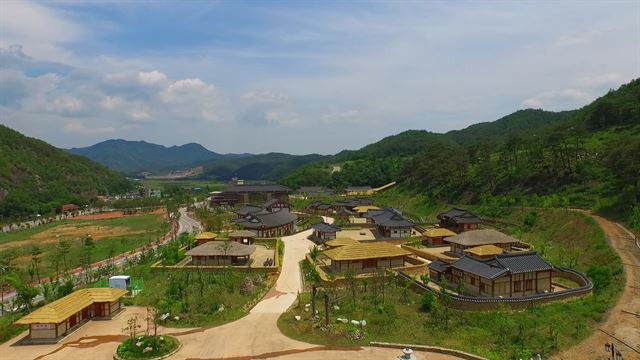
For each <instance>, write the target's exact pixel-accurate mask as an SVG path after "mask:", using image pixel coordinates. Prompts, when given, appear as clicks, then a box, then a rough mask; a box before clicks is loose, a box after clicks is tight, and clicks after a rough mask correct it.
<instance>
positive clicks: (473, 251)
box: [464, 245, 504, 260]
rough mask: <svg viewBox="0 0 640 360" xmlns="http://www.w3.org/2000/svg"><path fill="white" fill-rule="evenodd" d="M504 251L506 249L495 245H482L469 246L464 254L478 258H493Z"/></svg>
mask: <svg viewBox="0 0 640 360" xmlns="http://www.w3.org/2000/svg"><path fill="white" fill-rule="evenodd" d="M503 253H504V249H503V248H501V247H497V246H495V245H480V246H476V247H472V248H469V249H467V250H465V251H464V254H465V255H467V256H470V257H472V258H474V259H477V260H488V259H492V258H494V257H496V256H498V255H500V254H503Z"/></svg>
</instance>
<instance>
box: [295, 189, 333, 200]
mask: <svg viewBox="0 0 640 360" xmlns="http://www.w3.org/2000/svg"><path fill="white" fill-rule="evenodd" d="M298 194H300V195H301V196H302V197H303V198H307V199H308V198H318V197H328V196H333V195H334V193H333V191H332V190H331V189H329V188H327V187H324V186H301V187H300V189H298Z"/></svg>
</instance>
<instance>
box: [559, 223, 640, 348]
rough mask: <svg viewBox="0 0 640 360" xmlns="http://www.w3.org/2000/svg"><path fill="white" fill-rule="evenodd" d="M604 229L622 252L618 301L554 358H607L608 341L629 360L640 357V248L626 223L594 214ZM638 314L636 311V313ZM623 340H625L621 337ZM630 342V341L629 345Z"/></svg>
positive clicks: (611, 243)
mask: <svg viewBox="0 0 640 360" xmlns="http://www.w3.org/2000/svg"><path fill="white" fill-rule="evenodd" d="M592 216H593V218H594V219H595V220H596V222H597V223H598V225H600V227H601V228H602V230H603V231H604V233H605V235H606V237H607V240H608V241H609V244H610V245H611V247H612V248H613V249H614V250H615V251H616V252H617V253H618V254H619V255H620V258H621V259H622V264H623V266H624V272H625V275H626V278H627V280H626V284H625V288H624V291H623V293H622V296H620V299H619V300H618V303H617V304H616V305H615V306H614V307H613V308H612V309H611V310H610V311H609V313H608V315H607V318H606V320H605V321H604V322H603V323H601V324H599V325H598V330H596V331H595V332H594V333H593V334H591V336H589V337H588V338H587V339H586V340H584V341H583V342H581V343H580V344H578V345H576V346H574V347H573V348H571V349H569V350H567V351H565V352H563V353H560V354H558V355H556V356H555V357H553V358H554V359H562V360H570V359H571V360H572V359H584V360H590V359H607V357H606V354H605V352H604V344H605V343H611V342H612V341H613V342H614V344H615V347H616V349H619V350H620V351H622V353H623V356H624V359H625V360H631V359H636V360H638V359H640V315H638V314H640V248H639V247H638V246H637V245H636V243H635V242H634V240H633V238H632V237H631V234H630V233H629V232H628V231H627V230H626V229H624V228H623V227H622V226H620V225H618V224H616V223H614V222H611V221H609V220H607V219H605V218H602V217H600V216H595V215H592ZM633 314H636V315H633ZM619 340H622V341H619ZM625 344H626V345H625Z"/></svg>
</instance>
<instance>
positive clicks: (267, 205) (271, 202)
mask: <svg viewBox="0 0 640 360" xmlns="http://www.w3.org/2000/svg"><path fill="white" fill-rule="evenodd" d="M279 202H283V203H285V204H288V202H286V201H284V200H281V199H271V200H269V201H267V202H266V203H264V205H262V206H263V207H271V206H273V205H274V204H277V203H279Z"/></svg>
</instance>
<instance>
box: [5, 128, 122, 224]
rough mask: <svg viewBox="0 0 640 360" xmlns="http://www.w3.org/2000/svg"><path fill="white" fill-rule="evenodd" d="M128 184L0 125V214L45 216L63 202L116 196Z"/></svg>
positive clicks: (79, 158)
mask: <svg viewBox="0 0 640 360" xmlns="http://www.w3.org/2000/svg"><path fill="white" fill-rule="evenodd" d="M130 186H131V184H130V183H129V181H128V180H127V179H126V178H125V177H124V176H122V175H121V174H118V173H116V172H114V171H112V170H109V169H107V168H106V167H104V166H102V165H100V164H98V163H95V162H93V161H91V160H89V159H87V158H85V157H82V156H77V155H72V154H68V153H66V152H64V151H62V150H60V149H57V148H55V147H53V146H51V145H49V144H47V143H45V142H44V141H40V140H36V139H32V138H29V137H26V136H24V135H22V134H20V133H19V132H17V131H14V130H12V129H9V128H8V127H6V126H2V125H0V216H2V217H3V218H5V219H6V218H16V217H21V216H27V215H33V214H35V213H41V214H46V213H48V212H50V211H51V210H53V209H55V208H58V207H59V206H60V205H62V204H65V203H76V204H80V205H81V204H85V203H87V202H88V201H89V200H90V199H91V198H93V197H95V196H96V195H104V194H108V193H119V192H123V191H126V190H128V189H129V188H130Z"/></svg>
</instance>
